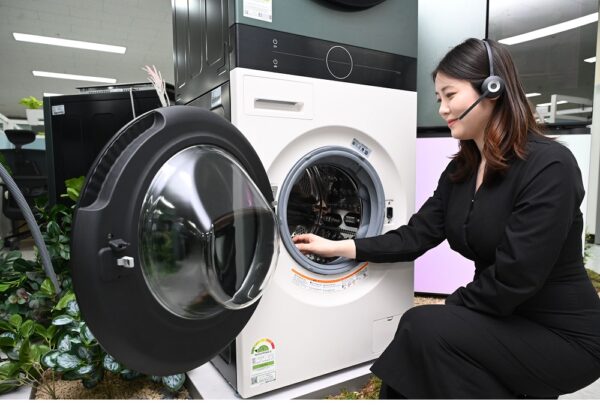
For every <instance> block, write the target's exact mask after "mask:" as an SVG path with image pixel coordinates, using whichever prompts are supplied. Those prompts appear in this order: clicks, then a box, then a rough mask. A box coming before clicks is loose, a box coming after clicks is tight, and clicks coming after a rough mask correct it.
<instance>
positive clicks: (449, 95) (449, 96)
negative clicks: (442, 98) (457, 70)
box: [446, 93, 456, 98]
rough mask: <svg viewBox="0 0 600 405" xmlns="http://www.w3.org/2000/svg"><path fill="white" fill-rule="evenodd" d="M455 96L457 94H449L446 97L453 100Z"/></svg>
mask: <svg viewBox="0 0 600 405" xmlns="http://www.w3.org/2000/svg"><path fill="white" fill-rule="evenodd" d="M455 94H456V93H448V94H446V97H447V98H452V97H454V95H455Z"/></svg>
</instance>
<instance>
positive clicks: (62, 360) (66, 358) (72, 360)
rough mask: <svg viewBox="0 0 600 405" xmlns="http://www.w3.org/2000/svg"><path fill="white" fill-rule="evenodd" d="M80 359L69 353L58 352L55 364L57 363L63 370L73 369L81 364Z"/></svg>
mask: <svg viewBox="0 0 600 405" xmlns="http://www.w3.org/2000/svg"><path fill="white" fill-rule="evenodd" d="M81 363H82V362H81V359H80V358H79V357H77V356H75V355H74V354H71V353H60V354H59V355H58V356H57V357H56V364H58V365H59V366H60V367H61V368H63V369H64V370H65V371H70V370H74V369H76V368H77V367H79V366H80V365H81Z"/></svg>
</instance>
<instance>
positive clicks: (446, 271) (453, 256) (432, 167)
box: [415, 137, 475, 294]
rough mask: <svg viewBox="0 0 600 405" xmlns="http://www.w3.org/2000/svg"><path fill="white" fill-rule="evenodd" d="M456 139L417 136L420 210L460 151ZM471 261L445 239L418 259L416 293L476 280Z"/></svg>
mask: <svg viewBox="0 0 600 405" xmlns="http://www.w3.org/2000/svg"><path fill="white" fill-rule="evenodd" d="M457 142H458V141H456V140H455V139H454V138H450V137H445V138H417V156H416V161H417V168H416V169H417V183H416V196H415V197H416V200H415V203H416V204H415V206H416V207H417V209H419V208H420V207H421V205H423V203H424V202H425V201H426V200H427V199H428V198H429V197H430V196H431V195H432V194H433V191H434V190H435V188H436V187H437V182H438V180H439V178H440V175H441V174H442V172H443V171H444V169H445V168H446V166H447V165H448V163H449V162H450V157H451V156H452V155H453V154H454V153H456V151H457V150H458V143H457ZM474 271H475V266H474V264H473V262H472V261H470V260H467V259H465V258H463V257H462V256H461V255H460V254H458V253H456V252H455V251H453V250H452V249H450V246H448V242H446V241H444V242H443V243H441V244H440V245H438V246H437V247H436V248H434V249H431V250H430V251H429V252H427V253H425V254H424V255H423V256H421V257H420V258H418V259H417V260H416V261H415V292H421V293H436V294H450V293H452V292H453V291H454V290H455V289H456V288H458V287H460V286H462V285H465V284H467V283H468V282H470V281H471V280H472V279H473V273H474Z"/></svg>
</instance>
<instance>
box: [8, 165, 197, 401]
mask: <svg viewBox="0 0 600 405" xmlns="http://www.w3.org/2000/svg"><path fill="white" fill-rule="evenodd" d="M83 183H84V178H83V177H80V178H77V179H71V180H67V181H66V186H67V194H66V196H67V197H69V198H70V199H71V200H72V201H74V202H76V201H77V200H78V198H79V195H80V191H81V188H82V186H83ZM36 210H37V216H38V223H39V225H40V229H41V230H42V236H43V238H44V241H45V243H46V246H47V248H48V252H49V254H50V256H51V260H52V264H53V266H54V271H55V272H56V273H57V277H58V280H59V283H60V285H61V289H62V291H61V293H60V294H56V291H55V289H54V286H53V285H52V283H51V282H50V280H49V279H48V278H47V277H46V275H45V273H44V270H43V267H42V265H41V263H40V260H39V257H38V258H37V259H36V260H35V261H30V260H25V259H23V257H22V256H21V253H20V252H7V253H4V252H0V351H1V352H3V353H6V356H5V358H2V359H0V394H2V393H5V392H9V391H12V390H14V389H16V388H18V387H20V386H22V385H25V384H31V383H34V382H38V383H40V385H39V387H38V389H41V390H44V391H46V392H48V393H50V396H51V397H55V390H54V386H53V382H54V381H55V375H58V376H60V377H61V378H62V379H65V380H80V381H81V382H82V383H83V385H84V386H85V387H88V388H92V387H94V386H96V385H97V384H98V383H99V382H100V381H101V380H102V379H103V377H104V374H105V373H106V372H108V373H113V374H117V375H119V376H120V377H121V378H123V379H126V380H130V379H134V378H142V377H143V378H150V379H152V380H154V381H162V383H163V385H164V386H165V387H166V388H167V389H169V390H171V391H178V390H179V389H180V388H181V387H182V385H183V383H184V381H185V374H177V375H174V376H168V377H156V376H143V375H142V374H140V373H138V372H137V371H134V370H131V369H129V368H127V367H126V366H124V365H122V364H120V363H118V362H117V361H116V360H115V359H114V358H112V357H111V356H110V355H108V354H107V353H106V352H104V350H103V349H102V348H101V347H100V345H99V344H98V341H97V340H96V338H95V337H94V335H93V334H92V332H91V331H90V329H89V328H88V326H87V325H86V323H85V321H83V320H82V319H81V314H80V311H79V306H78V304H77V300H76V296H75V293H74V292H73V290H72V286H71V277H70V275H69V260H70V257H71V251H70V234H71V225H72V215H73V210H74V206H71V207H66V206H64V205H55V206H54V207H52V208H47V204H46V201H43V200H39V201H36ZM44 372H46V373H47V374H48V373H49V374H50V376H51V377H52V378H51V379H50V381H48V379H47V378H42V374H44ZM42 381H43V382H44V383H43V384H42V383H41V382H42Z"/></svg>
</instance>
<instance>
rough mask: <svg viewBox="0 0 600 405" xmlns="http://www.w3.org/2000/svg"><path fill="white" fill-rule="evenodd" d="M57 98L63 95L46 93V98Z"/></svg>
mask: <svg viewBox="0 0 600 405" xmlns="http://www.w3.org/2000/svg"><path fill="white" fill-rule="evenodd" d="M55 96H62V94H59V93H44V97H55Z"/></svg>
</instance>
